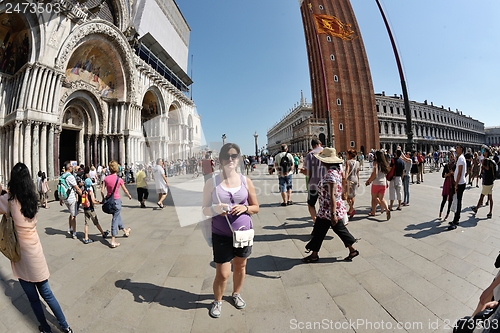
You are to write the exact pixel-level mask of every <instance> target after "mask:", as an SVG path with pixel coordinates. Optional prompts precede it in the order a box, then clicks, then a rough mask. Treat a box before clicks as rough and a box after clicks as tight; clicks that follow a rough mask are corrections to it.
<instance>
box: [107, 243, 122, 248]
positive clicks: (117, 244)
mask: <svg viewBox="0 0 500 333" xmlns="http://www.w3.org/2000/svg"><path fill="white" fill-rule="evenodd" d="M118 246H120V243H114V244H109V247H110V248H112V249H115V248H117V247H118Z"/></svg>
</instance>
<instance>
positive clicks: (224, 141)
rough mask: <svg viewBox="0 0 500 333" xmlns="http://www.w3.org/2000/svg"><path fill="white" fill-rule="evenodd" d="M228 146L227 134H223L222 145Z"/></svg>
mask: <svg viewBox="0 0 500 333" xmlns="http://www.w3.org/2000/svg"><path fill="white" fill-rule="evenodd" d="M225 144H226V134H222V145H223V146H224V145H225Z"/></svg>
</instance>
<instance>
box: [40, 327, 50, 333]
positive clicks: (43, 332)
mask: <svg viewBox="0 0 500 333" xmlns="http://www.w3.org/2000/svg"><path fill="white" fill-rule="evenodd" d="M38 330H39V331H40V333H51V331H44V330H43V328H42V326H38Z"/></svg>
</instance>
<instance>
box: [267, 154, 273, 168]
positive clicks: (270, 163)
mask: <svg viewBox="0 0 500 333" xmlns="http://www.w3.org/2000/svg"><path fill="white" fill-rule="evenodd" d="M267 165H269V166H271V167H272V166H274V158H273V157H272V156H269V159H268V160H267Z"/></svg>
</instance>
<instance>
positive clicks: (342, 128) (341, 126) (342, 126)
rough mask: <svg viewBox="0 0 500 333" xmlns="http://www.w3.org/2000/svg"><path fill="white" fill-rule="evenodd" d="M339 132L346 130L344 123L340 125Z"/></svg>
mask: <svg viewBox="0 0 500 333" xmlns="http://www.w3.org/2000/svg"><path fill="white" fill-rule="evenodd" d="M339 130H341V131H343V130H344V124H342V123H340V124H339Z"/></svg>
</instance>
